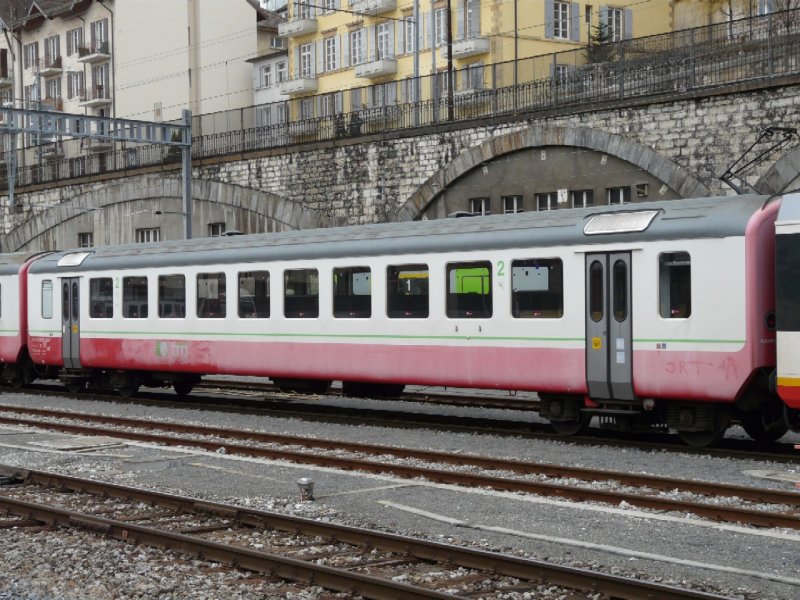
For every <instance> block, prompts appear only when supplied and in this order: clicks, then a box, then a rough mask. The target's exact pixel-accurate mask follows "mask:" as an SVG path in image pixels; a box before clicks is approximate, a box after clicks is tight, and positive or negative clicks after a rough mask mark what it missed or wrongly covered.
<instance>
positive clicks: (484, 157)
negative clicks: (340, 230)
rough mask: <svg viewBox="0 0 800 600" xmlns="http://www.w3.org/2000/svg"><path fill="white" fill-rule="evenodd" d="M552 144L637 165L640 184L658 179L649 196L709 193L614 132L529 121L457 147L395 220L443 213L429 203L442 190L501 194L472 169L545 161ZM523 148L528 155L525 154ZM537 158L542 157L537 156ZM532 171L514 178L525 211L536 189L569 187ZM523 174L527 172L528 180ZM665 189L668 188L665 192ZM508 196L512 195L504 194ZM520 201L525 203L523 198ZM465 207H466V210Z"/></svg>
mask: <svg viewBox="0 0 800 600" xmlns="http://www.w3.org/2000/svg"><path fill="white" fill-rule="evenodd" d="M551 149H552V151H553V152H555V153H556V154H559V153H561V154H562V155H563V152H564V151H565V149H571V150H566V151H569V152H571V151H577V152H584V153H586V155H587V156H591V157H592V158H593V159H595V158H596V159H598V160H600V161H602V160H603V157H605V164H608V163H609V162H613V165H616V166H619V165H629V168H630V169H631V170H637V171H638V172H640V173H642V174H644V175H646V176H643V177H642V178H641V179H642V184H643V185H647V184H650V185H652V184H653V183H654V182H660V185H658V186H656V187H657V188H658V189H657V190H650V189H649V188H648V195H649V194H650V192H655V194H657V195H655V196H653V197H654V198H659V199H666V198H689V197H703V196H707V195H709V188H708V187H707V186H706V185H704V184H703V183H701V182H700V181H699V180H698V179H697V178H695V177H694V176H692V175H691V174H689V173H688V172H686V171H685V170H684V169H683V168H682V167H680V166H679V165H677V164H676V163H674V162H673V161H671V160H669V159H668V158H665V157H664V156H661V155H659V154H658V153H656V152H655V151H654V150H652V149H650V148H647V147H646V146H643V145H641V144H638V143H636V142H632V141H630V140H627V139H625V138H623V137H621V136H619V135H615V134H611V133H607V132H604V131H598V130H595V129H589V128H583V127H557V126H532V127H529V128H527V129H524V130H521V131H516V132H512V133H508V134H505V135H501V136H498V137H495V138H492V139H489V140H486V141H485V142H483V143H482V144H480V145H478V146H475V147H473V148H470V149H469V150H466V151H464V152H462V153H461V154H460V155H459V156H457V157H456V158H455V159H454V160H452V161H451V162H450V163H449V164H448V165H447V166H446V167H444V168H443V169H441V170H440V171H438V172H437V173H435V174H434V175H433V176H431V177H430V178H429V179H428V180H427V181H426V182H425V183H424V184H422V185H421V186H420V188H419V189H418V190H417V191H416V192H415V193H414V194H413V195H412V196H411V197H410V198H408V200H406V202H405V203H404V205H403V206H402V208H401V209H400V210H399V211H398V214H397V220H414V219H419V218H423V216H424V217H425V218H430V217H433V218H439V217H441V216H446V214H447V213H448V210H449V209H447V208H446V209H445V210H441V209H439V210H433V209H432V206H433V204H434V203H435V202H437V201H440V200H441V199H442V198H443V197H444V196H445V194H447V193H451V192H452V193H453V195H456V196H458V197H463V196H464V191H466V192H471V191H472V192H475V193H477V194H481V193H484V190H486V189H492V190H493V192H492V193H497V194H501V192H497V181H496V180H491V179H490V180H489V181H488V182H487V183H486V184H485V185H481V184H480V183H477V182H476V180H475V173H476V172H481V173H483V172H484V171H488V170H489V169H491V168H492V164H493V163H497V162H498V161H500V160H510V159H509V157H512V156H515V155H516V156H523V157H524V158H523V160H525V159H528V160H532V161H533V162H535V157H534V156H531V155H532V154H533V153H535V152H539V153H541V152H542V151H543V152H544V153H545V156H544V160H542V161H541V162H542V163H544V162H546V160H547V156H546V154H547V152H548V151H550V150H551ZM526 153H527V155H529V156H527V157H525V155H526ZM540 158H542V157H541V156H540ZM564 162H565V160H564V159H563V156H562V159H561V160H560V163H561V164H564ZM531 164H532V163H531ZM484 167H485V169H484ZM533 172H535V171H531V170H528V171H527V172H525V173H523V177H521V178H520V181H519V182H517V183H518V188H521V187H524V188H525V189H526V190H527V191H525V192H524V194H527V195H530V196H531V197H530V198H529V199H528V200H527V203H526V206H527V207H528V208H527V209H528V210H536V209H537V208H538V206H537V204H536V203H537V202H540V201H541V200H542V198H537V197H536V196H537V193H538V194H549V193H555V192H557V189H566V190H567V191H569V190H570V186H569V185H568V182H567V181H564V182H563V184H562V185H559V186H558V188H557V189H550V187H552V185H553V183H552V181H548V182H547V185H545V187H542V188H537V187H536V185H535V182H534V181H533V180H532V177H531V173H533ZM540 172H543V171H540ZM598 172H599V171H598ZM484 174H485V173H484ZM525 176H527V177H528V179H527V183H526V179H525ZM556 179H557V178H556ZM562 179H563V178H562ZM636 183H637V182H636V181H634V182H631V185H632V186H633V185H635V184H636ZM545 188H547V189H545ZM572 189H574V188H572ZM664 190H666V191H669V192H670V193H669V194H667V193H665V191H664ZM630 193H631V194H633V193H635V188H632V189H631V192H630ZM509 195H513V194H511V193H509ZM644 199H648V198H647V197H645V198H644ZM598 200H599V199H598ZM633 200H635V198H633ZM493 202H494V201H493ZM523 202H526V199H525V198H524V197H523ZM598 203H600V202H598ZM602 203H607V202H602ZM494 205H495V206H496V207H497V208H499V209H501V210H502V206H501V205H500V202H499V200H497V201H496V202H494ZM467 210H468V211H469V209H467Z"/></svg>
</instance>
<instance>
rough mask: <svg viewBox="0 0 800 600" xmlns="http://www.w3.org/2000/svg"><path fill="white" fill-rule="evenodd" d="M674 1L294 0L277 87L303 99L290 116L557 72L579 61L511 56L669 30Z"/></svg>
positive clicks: (351, 108) (283, 31)
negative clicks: (284, 73)
mask: <svg viewBox="0 0 800 600" xmlns="http://www.w3.org/2000/svg"><path fill="white" fill-rule="evenodd" d="M448 7H449V9H450V10H449V18H448ZM672 8H673V2H672V1H670V0H652V1H650V2H646V3H642V2H639V1H637V0H621V1H620V2H617V3H616V4H614V5H600V4H589V3H584V2H565V1H561V0H532V1H526V2H523V1H521V0H497V1H494V2H485V1H481V0H418V1H416V0H319V1H317V0H293V1H292V2H290V3H289V7H288V19H287V21H286V22H285V23H283V24H281V25H280V28H279V31H280V34H281V35H282V36H283V37H285V38H286V39H287V40H288V42H289V45H288V52H289V70H290V78H289V80H288V81H285V82H284V83H283V84H282V85H281V90H282V92H283V93H285V94H286V95H288V96H289V97H291V98H293V99H296V100H298V101H296V102H293V103H292V109H293V110H292V112H293V114H292V118H294V119H303V118H309V117H313V116H318V117H325V116H329V115H330V113H331V111H334V112H340V111H345V112H348V111H354V110H359V109H361V108H362V107H364V106H376V105H377V106H380V105H385V104H393V103H396V102H414V101H419V100H422V101H424V100H428V99H431V98H433V97H436V96H446V95H448V94H451V93H453V94H469V93H472V92H474V91H476V90H480V89H482V88H484V87H490V86H491V87H499V86H502V85H512V84H515V83H520V82H524V81H532V80H535V79H541V78H542V77H547V76H548V75H553V74H555V75H556V76H557V75H559V73H563V72H565V71H566V70H567V69H569V68H571V67H574V66H575V65H574V64H568V63H565V64H559V63H558V62H555V63H551V64H547V65H546V66H542V65H543V64H544V63H543V62H541V61H540V62H537V63H536V67H535V68H534V67H532V68H529V69H526V68H525V66H524V65H520V64H516V65H515V64H514V63H515V62H519V61H524V60H525V59H527V58H530V57H534V56H540V55H544V54H548V53H553V52H561V51H565V50H575V49H577V48H581V47H585V46H587V45H589V44H592V43H603V42H611V41H619V40H622V39H627V38H631V37H634V36H637V37H638V36H646V35H652V34H657V33H664V32H667V31H671V30H672V27H673V11H672ZM448 31H449V32H450V34H449V35H448ZM450 51H452V59H450V57H449V53H450ZM570 60H574V59H570ZM499 63H506V64H505V65H504V67H503V68H500V69H498V68H496V67H495V68H493V69H492V70H489V69H487V68H486V66H487V65H497V64H499ZM531 64H532V65H533V63H531ZM498 78H502V79H503V81H498V80H497V79H498ZM451 88H453V89H452V92H451ZM346 89H349V90H355V91H354V92H353V91H351V93H349V94H347V95H346V96H343V95H342V94H341V93H340V92H341V90H346ZM315 95H316V96H322V99H320V100H318V101H316V102H312V101H310V97H311V96H315ZM327 95H330V97H329V98H328V97H327Z"/></svg>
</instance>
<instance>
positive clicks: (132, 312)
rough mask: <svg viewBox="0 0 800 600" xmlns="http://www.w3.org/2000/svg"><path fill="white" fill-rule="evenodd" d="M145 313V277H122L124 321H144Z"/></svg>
mask: <svg viewBox="0 0 800 600" xmlns="http://www.w3.org/2000/svg"><path fill="white" fill-rule="evenodd" d="M147 312H148V310H147V277H141V276H139V277H123V278H122V316H123V317H124V318H126V319H146V318H147Z"/></svg>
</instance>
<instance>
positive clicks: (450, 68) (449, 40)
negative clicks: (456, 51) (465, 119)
mask: <svg viewBox="0 0 800 600" xmlns="http://www.w3.org/2000/svg"><path fill="white" fill-rule="evenodd" d="M453 83H454V81H453V15H452V14H451V12H450V0H447V120H448V121H452V120H453V117H454V113H453V108H454V107H453Z"/></svg>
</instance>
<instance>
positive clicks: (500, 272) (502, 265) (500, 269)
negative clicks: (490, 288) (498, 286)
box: [497, 260, 506, 277]
mask: <svg viewBox="0 0 800 600" xmlns="http://www.w3.org/2000/svg"><path fill="white" fill-rule="evenodd" d="M497 276H498V277H505V276H506V262H505V261H504V260H498V261H497Z"/></svg>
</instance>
